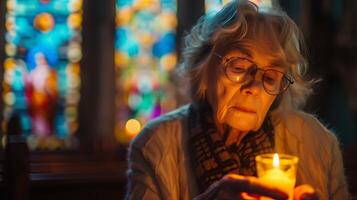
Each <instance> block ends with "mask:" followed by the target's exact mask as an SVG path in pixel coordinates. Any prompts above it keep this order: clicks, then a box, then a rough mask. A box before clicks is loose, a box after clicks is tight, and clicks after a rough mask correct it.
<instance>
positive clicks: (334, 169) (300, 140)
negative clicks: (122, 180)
mask: <svg viewBox="0 0 357 200" xmlns="http://www.w3.org/2000/svg"><path fill="white" fill-rule="evenodd" d="M187 114H188V106H184V107H181V108H179V109H177V110H175V111H173V112H171V113H169V114H166V115H164V116H162V117H160V118H158V119H157V120H154V121H152V122H150V123H149V124H148V125H147V126H146V127H145V128H144V129H143V130H142V131H141V133H140V134H139V135H138V136H137V137H136V138H135V139H134V140H133V141H132V143H131V146H130V148H129V157H128V159H129V170H128V191H127V197H126V198H127V199H135V200H136V199H149V200H155V199H165V200H166V199H173V200H176V199H177V200H178V199H185V200H186V199H192V198H193V197H195V196H197V195H198V193H197V184H196V179H195V176H194V173H193V171H192V169H191V167H190V157H189V152H188V144H187V141H188V131H187V127H186V125H187V116H188V115H187ZM272 119H273V120H272V121H273V125H274V130H275V151H276V152H278V153H285V154H291V155H296V156H298V157H299V165H298V174H297V185H300V184H310V185H311V186H313V187H314V188H315V189H316V190H317V192H318V194H319V196H320V199H322V200H324V199H336V200H345V199H348V198H349V196H348V186H347V184H346V181H345V177H344V169H343V162H342V156H341V152H340V149H339V144H338V141H337V139H336V137H335V136H334V135H333V134H332V133H331V132H330V131H329V130H327V129H326V128H325V127H324V126H323V125H322V124H321V123H320V122H319V121H318V120H317V119H316V118H315V117H313V116H311V115H309V114H307V113H304V112H297V111H295V112H293V111H291V112H288V113H284V116H282V115H280V116H279V115H278V114H276V115H275V116H273V118H272Z"/></svg>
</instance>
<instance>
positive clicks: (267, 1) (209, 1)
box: [205, 0, 272, 14]
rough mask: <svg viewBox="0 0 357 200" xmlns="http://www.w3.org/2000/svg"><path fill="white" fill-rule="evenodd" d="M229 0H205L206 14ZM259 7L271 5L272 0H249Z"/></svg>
mask: <svg viewBox="0 0 357 200" xmlns="http://www.w3.org/2000/svg"><path fill="white" fill-rule="evenodd" d="M230 1H231V0H205V9H206V14H214V13H216V12H217V11H219V10H220V9H221V8H222V7H223V6H224V5H225V4H227V3H228V2H230ZM250 2H253V3H254V4H256V5H258V6H259V7H263V8H264V7H271V6H272V0H250Z"/></svg>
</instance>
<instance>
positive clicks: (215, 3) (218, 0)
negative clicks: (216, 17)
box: [205, 0, 230, 14]
mask: <svg viewBox="0 0 357 200" xmlns="http://www.w3.org/2000/svg"><path fill="white" fill-rule="evenodd" d="M228 2H230V0H205V10H206V14H214V13H216V12H217V11H219V10H220V9H221V8H222V7H223V5H225V4H226V3H228Z"/></svg>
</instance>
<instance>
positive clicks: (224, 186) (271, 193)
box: [194, 174, 288, 200]
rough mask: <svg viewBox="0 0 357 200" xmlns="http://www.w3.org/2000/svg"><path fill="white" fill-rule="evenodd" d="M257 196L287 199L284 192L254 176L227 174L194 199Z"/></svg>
mask: <svg viewBox="0 0 357 200" xmlns="http://www.w3.org/2000/svg"><path fill="white" fill-rule="evenodd" d="M259 196H267V197H270V198H273V199H278V200H279V199H288V195H287V194H286V193H284V192H282V191H280V190H278V189H276V188H273V187H270V186H267V185H264V184H262V183H261V182H259V180H258V179H257V178H256V177H247V176H240V175H237V174H228V175H225V176H224V177H223V178H222V179H221V180H219V181H217V182H216V183H214V184H212V185H211V186H210V187H209V188H208V189H207V190H206V191H205V192H204V193H202V194H200V195H198V196H197V197H195V198H194V200H211V199H212V200H213V199H214V200H216V199H222V200H230V199H232V200H233V199H234V200H237V199H238V200H239V199H259ZM249 197H250V198H249Z"/></svg>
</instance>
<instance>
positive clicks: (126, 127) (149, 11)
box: [115, 0, 177, 143]
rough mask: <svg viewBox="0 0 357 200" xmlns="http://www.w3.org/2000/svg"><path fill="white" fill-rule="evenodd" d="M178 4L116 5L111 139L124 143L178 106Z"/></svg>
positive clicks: (151, 0)
mask: <svg viewBox="0 0 357 200" xmlns="http://www.w3.org/2000/svg"><path fill="white" fill-rule="evenodd" d="M176 26H177V19H176V0H117V2H116V42H115V49H116V52H115V63H116V73H117V99H116V103H117V109H118V110H117V116H116V119H117V123H116V128H115V134H116V137H117V139H118V140H119V141H120V142H123V143H126V142H128V141H129V140H130V139H131V138H132V137H133V136H134V135H136V134H137V133H138V132H139V131H140V129H141V128H142V127H143V126H144V125H145V124H146V122H147V121H148V120H150V119H153V118H155V117H157V116H159V115H161V114H162V113H165V112H167V111H169V110H171V109H173V108H175V107H176V103H177V102H176V100H175V98H174V95H175V93H174V91H175V88H174V86H173V84H172V82H171V81H170V74H171V72H172V70H173V69H174V68H175V65H176V53H175V49H176V47H175V43H176V39H175V31H176Z"/></svg>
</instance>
